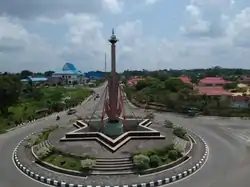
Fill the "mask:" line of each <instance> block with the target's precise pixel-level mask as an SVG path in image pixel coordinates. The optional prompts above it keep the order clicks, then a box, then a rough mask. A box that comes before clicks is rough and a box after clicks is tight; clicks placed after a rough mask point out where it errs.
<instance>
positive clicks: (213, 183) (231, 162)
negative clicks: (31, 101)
mask: <svg viewBox="0 0 250 187" xmlns="http://www.w3.org/2000/svg"><path fill="white" fill-rule="evenodd" d="M102 90H103V87H102V88H98V89H97V90H96V92H101V91H102ZM97 102H98V101H93V100H92V101H90V102H88V103H87V104H86V106H84V107H80V108H79V107H78V110H82V112H86V114H87V113H89V112H88V111H91V109H92V108H93V107H94V105H95V104H96V103H97ZM131 110H134V111H137V112H139V111H140V113H142V111H143V110H141V109H133V108H131ZM155 114H156V119H157V120H162V121H163V120H165V119H169V120H171V121H173V122H175V123H177V124H180V125H183V126H186V127H188V128H190V129H192V130H194V131H195V132H197V133H198V134H200V135H201V136H203V138H204V139H205V140H206V141H207V143H208V145H209V148H210V156H209V159H208V162H207V163H206V164H205V166H204V167H203V168H202V169H201V170H200V171H199V172H198V173H196V174H195V175H193V176H191V177H189V178H187V179H184V180H182V181H180V182H177V183H175V184H171V185H172V186H176V187H177V186H178V187H235V186H237V187H246V186H249V184H250V177H249V176H250V150H249V149H248V148H247V146H246V145H247V140H248V137H250V127H249V121H243V120H237V119H231V120H230V119H224V120H223V119H210V118H207V117H201V118H183V117H181V116H177V115H175V114H170V113H155ZM60 116H61V120H60V121H55V116H52V117H49V118H48V119H46V120H44V121H41V122H36V123H34V124H30V125H28V126H25V127H22V128H19V129H16V130H14V131H11V132H9V133H7V134H3V135H0V156H1V159H0V171H2V172H1V175H0V187H13V186H24V187H28V186H32V187H43V186H44V185H42V184H40V183H37V182H35V181H33V180H31V179H29V178H27V177H26V176H24V175H23V174H21V173H20V172H19V171H18V170H17V169H16V168H15V166H14V165H13V163H12V152H13V149H14V148H15V146H16V144H17V143H18V142H19V141H20V140H21V139H23V138H24V137H25V136H26V135H28V134H30V133H31V132H34V131H37V130H39V129H40V128H43V127H45V126H48V125H51V124H55V123H58V122H60V123H65V122H68V121H69V117H68V116H67V115H66V114H65V112H64V113H62V114H60ZM247 123H248V124H247ZM243 135H244V136H243ZM242 137H245V138H242ZM246 137H247V138H246Z"/></svg>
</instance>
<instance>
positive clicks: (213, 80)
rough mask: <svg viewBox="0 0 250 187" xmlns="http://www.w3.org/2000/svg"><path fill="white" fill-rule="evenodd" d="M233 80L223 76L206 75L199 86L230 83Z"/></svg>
mask: <svg viewBox="0 0 250 187" xmlns="http://www.w3.org/2000/svg"><path fill="white" fill-rule="evenodd" d="M230 83H232V82H231V81H226V80H224V79H223V78H222V77H205V78H204V79H201V80H200V81H199V83H198V85H199V86H224V85H225V84H230Z"/></svg>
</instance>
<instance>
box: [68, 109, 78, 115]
mask: <svg viewBox="0 0 250 187" xmlns="http://www.w3.org/2000/svg"><path fill="white" fill-rule="evenodd" d="M76 112H77V111H76V109H69V110H68V112H67V114H68V115H72V114H75V113H76Z"/></svg>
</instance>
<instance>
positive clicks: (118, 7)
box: [103, 0, 124, 14]
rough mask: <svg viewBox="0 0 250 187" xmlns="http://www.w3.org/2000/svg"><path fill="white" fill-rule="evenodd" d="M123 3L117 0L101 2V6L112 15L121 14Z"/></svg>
mask: <svg viewBox="0 0 250 187" xmlns="http://www.w3.org/2000/svg"><path fill="white" fill-rule="evenodd" d="M123 5H124V4H123V2H122V1H119V0H103V6H104V8H106V9H107V10H108V11H110V12H112V13H115V14H116V13H121V12H122V8H123Z"/></svg>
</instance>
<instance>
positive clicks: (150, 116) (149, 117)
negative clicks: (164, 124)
mask: <svg viewBox="0 0 250 187" xmlns="http://www.w3.org/2000/svg"><path fill="white" fill-rule="evenodd" d="M147 118H148V119H150V120H153V119H154V118H155V115H154V114H153V113H150V114H149V115H148V116H147Z"/></svg>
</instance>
